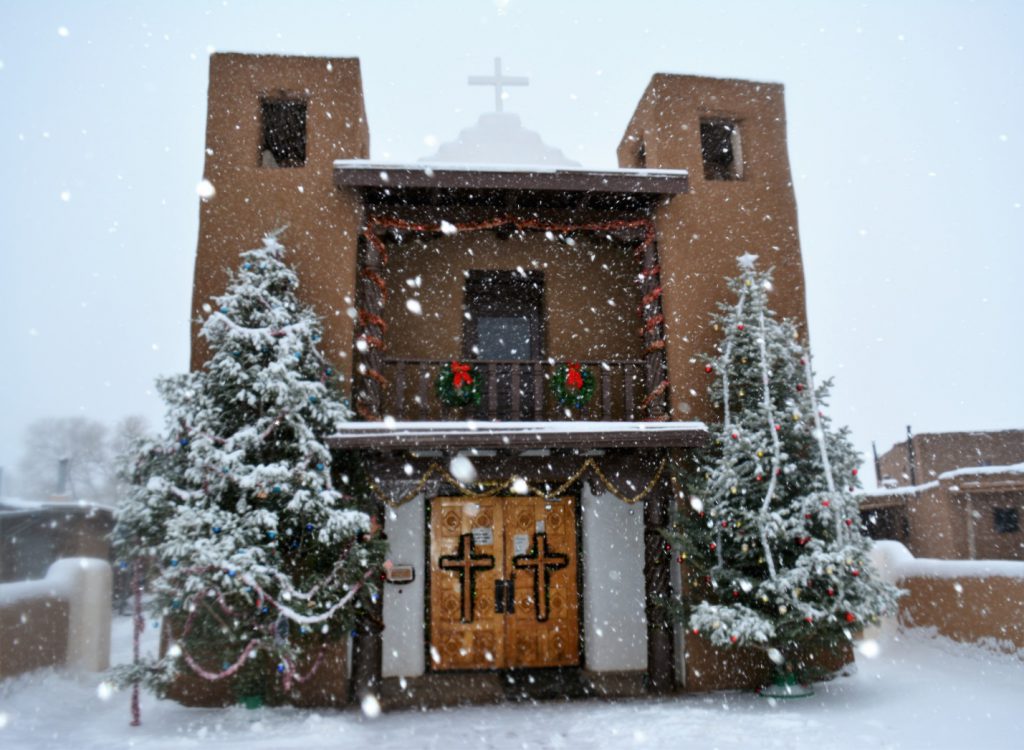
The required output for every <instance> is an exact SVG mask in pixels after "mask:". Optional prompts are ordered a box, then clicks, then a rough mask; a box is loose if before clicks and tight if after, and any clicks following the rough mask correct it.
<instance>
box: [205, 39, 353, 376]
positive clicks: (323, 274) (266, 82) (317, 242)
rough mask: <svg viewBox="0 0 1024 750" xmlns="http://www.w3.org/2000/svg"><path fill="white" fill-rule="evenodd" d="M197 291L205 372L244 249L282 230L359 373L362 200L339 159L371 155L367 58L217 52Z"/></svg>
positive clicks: (343, 360) (341, 364)
mask: <svg viewBox="0 0 1024 750" xmlns="http://www.w3.org/2000/svg"><path fill="white" fill-rule="evenodd" d="M207 107H208V110H207V111H208V114H207V121H206V164H205V168H204V171H203V174H204V177H205V179H206V180H208V181H209V183H210V184H211V185H212V195H209V196H207V197H203V199H202V202H201V204H200V211H199V245H198V250H197V253H196V266H195V280H194V285H193V292H192V321H193V323H192V359H191V366H192V368H193V369H196V368H198V367H201V366H202V364H203V362H204V361H205V360H206V357H207V353H206V350H205V346H204V342H203V341H202V340H200V339H199V338H198V336H197V334H198V331H199V324H198V323H197V322H196V321H198V320H200V319H201V318H203V317H205V315H204V312H203V306H204V305H205V304H208V303H209V301H210V298H211V297H212V296H213V295H215V294H219V293H221V292H222V291H223V290H224V288H225V285H226V281H227V276H226V270H227V269H231V268H234V267H235V266H236V265H237V264H238V254H239V253H240V252H242V251H244V250H247V249H250V248H252V247H256V246H258V245H259V243H260V238H261V237H262V236H263V235H264V234H265V233H267V232H270V231H273V230H275V229H279V228H281V227H287V229H286V230H285V232H284V234H283V235H282V237H281V241H282V243H283V244H284V246H285V248H286V251H287V256H286V257H287V258H288V260H289V262H290V263H293V264H294V266H295V268H296V270H297V271H298V273H299V275H300V277H301V279H302V285H301V287H300V288H299V296H300V297H301V298H302V299H303V300H304V301H306V302H307V303H310V304H312V305H313V306H314V307H315V308H316V310H317V312H318V313H319V314H320V315H321V316H322V317H323V321H324V344H323V349H322V351H323V352H324V354H325V355H326V356H327V357H329V358H330V359H331V360H332V361H333V362H335V363H336V364H337V366H338V370H339V372H340V373H342V374H344V375H345V380H346V382H345V386H346V390H347V389H348V381H349V378H350V376H351V352H352V321H351V319H350V318H349V316H348V315H347V314H346V313H347V310H348V308H350V307H351V306H352V305H353V304H354V299H355V275H354V271H353V269H354V268H355V267H356V251H357V247H358V237H359V228H360V224H361V222H362V210H363V209H362V203H361V201H360V199H359V196H358V195H357V194H356V193H355V192H354V191H353V190H350V189H341V188H338V187H337V186H336V185H335V184H334V181H333V162H334V160H335V159H365V158H367V157H368V155H369V150H370V136H369V130H368V128H367V124H366V110H365V108H364V106H363V87H362V79H361V76H360V70H359V60H358V59H355V58H334V59H331V58H322V57H316V58H313V57H291V56H276V55H242V54H234V53H228V54H214V55H212V56H211V58H210V84H209V92H208V103H207Z"/></svg>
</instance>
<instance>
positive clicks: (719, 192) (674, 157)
mask: <svg viewBox="0 0 1024 750" xmlns="http://www.w3.org/2000/svg"><path fill="white" fill-rule="evenodd" d="M702 117H705V118H707V117H710V118H714V117H720V118H727V119H729V120H732V121H734V122H736V123H738V126H739V131H740V136H741V141H742V162H743V174H742V178H741V179H734V180H708V179H705V176H704V169H703V160H702V156H701V138H700V121H701V118H702ZM641 145H642V147H643V153H642V155H641V151H640V148H641ZM618 157H619V165H620V166H622V167H641V166H645V167H647V168H657V169H686V170H688V171H689V175H690V192H689V193H687V194H685V195H680V196H676V197H674V198H672V199H671V200H670V201H669V202H668V203H667V204H665V205H663V206H662V207H660V208H659V209H658V211H657V214H656V217H655V220H656V224H657V230H658V252H659V258H660V262H661V268H662V273H661V280H662V284H663V286H664V293H663V297H662V302H663V307H664V314H665V318H666V342H667V347H666V352H667V356H668V365H669V373H670V377H671V379H672V389H671V391H672V396H671V400H672V407H673V415H672V416H673V418H674V419H702V420H714V419H715V418H716V414H715V411H714V409H713V408H712V406H711V404H710V403H709V401H708V398H707V395H706V388H705V384H706V380H707V378H706V374H705V372H704V362H703V359H702V357H703V355H705V354H711V353H713V351H714V347H715V345H716V344H717V343H718V342H719V340H720V339H721V333H720V332H718V331H714V330H712V327H711V324H710V322H709V320H708V318H709V316H710V314H711V313H712V312H715V311H716V305H717V303H718V302H719V301H722V300H731V299H732V295H731V293H729V292H728V290H727V288H726V285H725V280H726V278H728V277H732V276H735V275H736V274H737V272H738V268H737V265H736V258H737V257H738V256H740V255H743V254H744V253H746V252H750V253H753V254H755V255H758V256H759V260H758V267H759V268H762V269H767V268H769V267H774V268H775V288H776V292H775V293H774V294H773V295H772V297H771V302H772V305H773V307H774V309H775V310H776V312H777V313H778V314H779V316H780V317H789V318H792V319H793V320H795V321H796V322H797V324H798V325H799V326H800V327H801V329H802V330H803V332H804V334H806V321H807V313H806V307H805V300H804V295H805V291H804V272H803V263H802V260H801V257H800V239H799V236H798V229H797V212H796V196H795V194H794V191H793V184H792V178H791V174H790V167H789V155H788V151H787V148H786V111H785V104H784V97H783V87H782V86H781V85H780V84H771V83H755V82H751V81H739V80H726V79H713V78H704V77H698V76H684V75H669V74H664V73H659V74H657V75H655V76H654V77H653V78H652V79H651V82H650V84H649V85H648V87H647V90H646V91H645V92H644V95H643V97H642V99H641V101H640V103H639V105H638V106H637V109H636V113H635V114H634V115H633V118H632V120H631V121H630V123H629V126H628V127H627V129H626V133H625V135H624V136H623V139H622V142H621V143H620V145H619V149H618ZM691 388H692V389H693V390H694V391H696V394H692V393H690V392H689V391H690V389H691Z"/></svg>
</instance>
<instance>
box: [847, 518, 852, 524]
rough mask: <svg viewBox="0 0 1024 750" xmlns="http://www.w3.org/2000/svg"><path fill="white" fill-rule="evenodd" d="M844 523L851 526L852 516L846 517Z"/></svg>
mask: <svg viewBox="0 0 1024 750" xmlns="http://www.w3.org/2000/svg"><path fill="white" fill-rule="evenodd" d="M846 525H847V526H853V519H852V518H847V519H846Z"/></svg>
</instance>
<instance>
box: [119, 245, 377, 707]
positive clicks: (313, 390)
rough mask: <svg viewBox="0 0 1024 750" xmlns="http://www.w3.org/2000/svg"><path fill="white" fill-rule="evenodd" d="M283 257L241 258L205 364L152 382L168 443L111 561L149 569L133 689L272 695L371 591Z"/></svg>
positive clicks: (126, 512) (144, 480)
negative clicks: (153, 627) (227, 688)
mask: <svg viewBox="0 0 1024 750" xmlns="http://www.w3.org/2000/svg"><path fill="white" fill-rule="evenodd" d="M283 255H284V248H283V247H282V245H281V244H280V243H279V242H278V239H277V235H276V234H275V235H268V236H267V237H265V238H264V240H263V246H262V247H260V248H258V249H255V250H250V251H248V252H244V253H242V254H241V260H242V262H241V267H240V268H239V269H238V271H237V272H235V273H233V274H231V277H230V280H229V283H228V287H227V290H226V292H225V294H224V295H223V296H220V297H217V298H216V299H215V306H214V307H212V308H210V309H209V310H208V316H207V318H206V320H205V321H204V323H203V326H202V330H201V334H200V335H201V336H202V337H203V338H204V339H205V340H206V342H207V343H208V345H209V349H210V352H211V356H210V359H209V360H208V361H207V363H206V364H205V366H204V367H203V368H202V369H201V370H199V371H196V372H192V373H189V374H187V375H180V376H176V377H173V378H167V379H164V380H163V381H161V382H160V384H159V387H160V391H161V394H162V395H163V397H164V399H165V401H166V402H167V405H168V417H167V421H168V433H167V435H166V436H165V437H164V438H163V439H162V440H158V441H155V442H150V443H149V444H145V445H142V446H140V448H139V450H138V451H136V453H135V461H134V465H133V466H132V467H131V468H130V471H129V472H128V478H129V480H130V482H131V492H130V496H129V497H128V499H127V500H126V502H125V503H124V504H123V506H122V508H121V509H120V510H119V512H118V524H117V528H116V530H115V538H116V540H117V546H118V550H119V553H120V555H121V557H122V559H126V560H132V561H140V560H144V561H148V565H149V569H150V571H151V576H152V577H151V580H150V581H149V584H150V585H149V589H150V591H151V592H152V594H151V599H150V601H149V606H150V608H151V612H152V614H153V615H154V616H158V617H159V616H162V617H164V618H165V628H166V632H167V635H168V636H169V639H170V646H169V648H168V649H167V652H166V654H165V656H164V657H163V658H162V659H161V660H160V661H159V662H158V663H156V664H148V665H144V667H143V668H142V669H137V670H136V671H135V673H134V674H133V675H132V677H134V678H140V677H143V678H145V679H147V681H148V682H150V684H151V685H153V686H154V687H156V688H157V689H158V690H163V689H165V688H166V687H168V686H169V685H170V684H171V682H173V680H174V679H175V676H176V674H177V673H178V672H179V671H190V672H191V673H193V674H195V675H198V676H199V677H202V678H205V679H207V680H222V679H230V680H232V682H233V683H235V686H236V691H237V692H239V693H249V694H253V695H259V696H264V697H266V696H277V697H278V698H280V697H282V696H284V695H286V694H287V692H288V690H290V688H291V687H292V686H293V685H294V684H296V683H297V682H301V681H303V680H305V679H306V678H307V677H308V676H309V672H310V671H311V670H313V669H315V668H316V665H317V664H318V663H319V662H318V656H319V655H320V654H322V653H323V650H324V649H325V648H326V647H327V644H329V643H330V642H331V641H333V640H337V639H338V638H340V637H341V636H343V635H345V634H347V633H348V630H349V628H350V626H351V624H352V622H353V621H354V619H355V618H356V617H357V615H358V613H359V611H360V608H362V607H365V605H366V603H367V600H368V598H369V597H375V596H376V595H377V590H378V583H379V573H380V566H381V563H382V560H383V545H384V543H383V542H382V541H380V540H379V539H378V538H376V537H374V536H373V535H372V534H371V529H370V518H369V516H368V515H367V513H365V512H363V510H361V509H360V498H359V495H360V493H359V492H358V491H357V490H356V484H357V477H356V474H357V473H358V471H357V470H358V466H357V462H352V465H350V466H346V467H338V466H333V467H332V460H331V459H332V456H331V453H330V451H329V450H328V448H327V446H326V445H325V444H324V438H325V436H327V435H330V434H331V433H332V432H334V431H335V430H336V428H337V427H338V425H339V424H340V423H341V422H344V421H345V420H347V419H348V418H349V416H350V413H349V410H348V408H347V407H346V406H345V405H344V404H343V402H342V401H341V400H340V397H339V395H338V391H337V388H336V384H337V382H338V376H337V375H336V374H335V372H334V371H333V370H332V368H331V367H330V365H329V364H327V362H325V361H324V359H323V358H322V357H321V355H320V353H319V351H318V346H317V344H318V341H319V340H320V336H321V326H320V322H319V319H318V317H317V316H316V314H315V313H314V311H313V310H312V309H311V308H309V307H308V306H305V305H303V304H302V303H300V302H299V301H298V299H297V297H296V289H297V287H298V278H297V276H296V274H295V273H294V271H293V270H292V269H291V268H290V267H289V266H288V265H287V264H286V263H285V262H284V260H283ZM274 673H277V675H279V677H280V681H279V682H278V683H277V684H276V685H275V684H274V683H275V680H274V679H273V675H274Z"/></svg>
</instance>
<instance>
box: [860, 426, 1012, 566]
mask: <svg viewBox="0 0 1024 750" xmlns="http://www.w3.org/2000/svg"><path fill="white" fill-rule="evenodd" d="M875 470H876V474H877V479H878V484H879V486H880V488H881V489H879V490H877V491H875V492H867V493H864V496H863V499H862V500H861V504H860V505H861V515H862V517H863V518H864V520H865V522H866V525H867V528H868V530H869V532H870V533H871V535H872V537H874V538H876V539H896V540H898V541H901V542H903V543H904V544H906V545H907V547H908V548H909V549H910V551H911V552H912V553H913V554H914V555H915V556H916V557H937V558H950V559H970V560H973V559H1014V560H1020V559H1024V529H1022V527H1021V519H1022V517H1024V430H1001V431H998V432H937V433H922V434H919V435H909V434H908V437H907V439H906V441H904V442H902V443H897V444H896V445H894V446H893V447H892V448H890V449H889V450H888V451H886V452H885V453H884V454H882V455H881V456H879V457H878V458H877V460H876V462H875Z"/></svg>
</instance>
